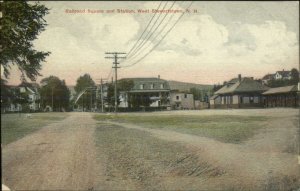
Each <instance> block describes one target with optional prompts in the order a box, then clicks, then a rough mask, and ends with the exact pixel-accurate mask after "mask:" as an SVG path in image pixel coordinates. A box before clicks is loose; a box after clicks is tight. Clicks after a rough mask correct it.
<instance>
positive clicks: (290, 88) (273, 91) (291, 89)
mask: <svg viewBox="0 0 300 191" xmlns="http://www.w3.org/2000/svg"><path fill="white" fill-rule="evenodd" d="M289 92H297V86H296V85H292V86H284V87H278V88H270V89H269V90H268V91H266V92H264V93H263V95H270V94H282V93H289Z"/></svg>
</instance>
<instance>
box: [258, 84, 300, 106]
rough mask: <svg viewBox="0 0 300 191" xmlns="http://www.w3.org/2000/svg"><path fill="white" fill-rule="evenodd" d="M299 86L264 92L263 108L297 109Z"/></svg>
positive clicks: (271, 89)
mask: <svg viewBox="0 0 300 191" xmlns="http://www.w3.org/2000/svg"><path fill="white" fill-rule="evenodd" d="M299 91H300V84H298V86H297V85H292V86H284V87H277V88H270V89H269V90H267V91H265V92H264V93H263V95H264V96H265V103H264V105H265V107H299Z"/></svg>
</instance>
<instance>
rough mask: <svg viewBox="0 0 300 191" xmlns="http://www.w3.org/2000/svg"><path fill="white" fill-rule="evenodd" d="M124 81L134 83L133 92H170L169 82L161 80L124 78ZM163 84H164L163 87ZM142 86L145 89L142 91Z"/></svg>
mask: <svg viewBox="0 0 300 191" xmlns="http://www.w3.org/2000/svg"><path fill="white" fill-rule="evenodd" d="M122 80H132V81H133V83H134V86H133V88H132V90H131V92H149V90H150V91H152V92H155V90H156V91H158V90H159V91H161V90H170V86H169V83H168V81H166V80H163V79H160V78H123V79H122ZM161 84H163V87H162V86H161ZM141 85H143V89H141Z"/></svg>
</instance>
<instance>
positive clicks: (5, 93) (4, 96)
mask: <svg viewBox="0 0 300 191" xmlns="http://www.w3.org/2000/svg"><path fill="white" fill-rule="evenodd" d="M11 98H12V93H11V91H10V89H9V87H8V86H7V81H6V80H4V79H2V78H1V111H4V108H6V107H7V106H9V103H10V99H11Z"/></svg>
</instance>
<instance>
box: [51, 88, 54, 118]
mask: <svg viewBox="0 0 300 191" xmlns="http://www.w3.org/2000/svg"><path fill="white" fill-rule="evenodd" d="M53 89H54V87H52V104H51V107H52V108H51V109H52V112H53V110H54V108H53Z"/></svg>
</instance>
